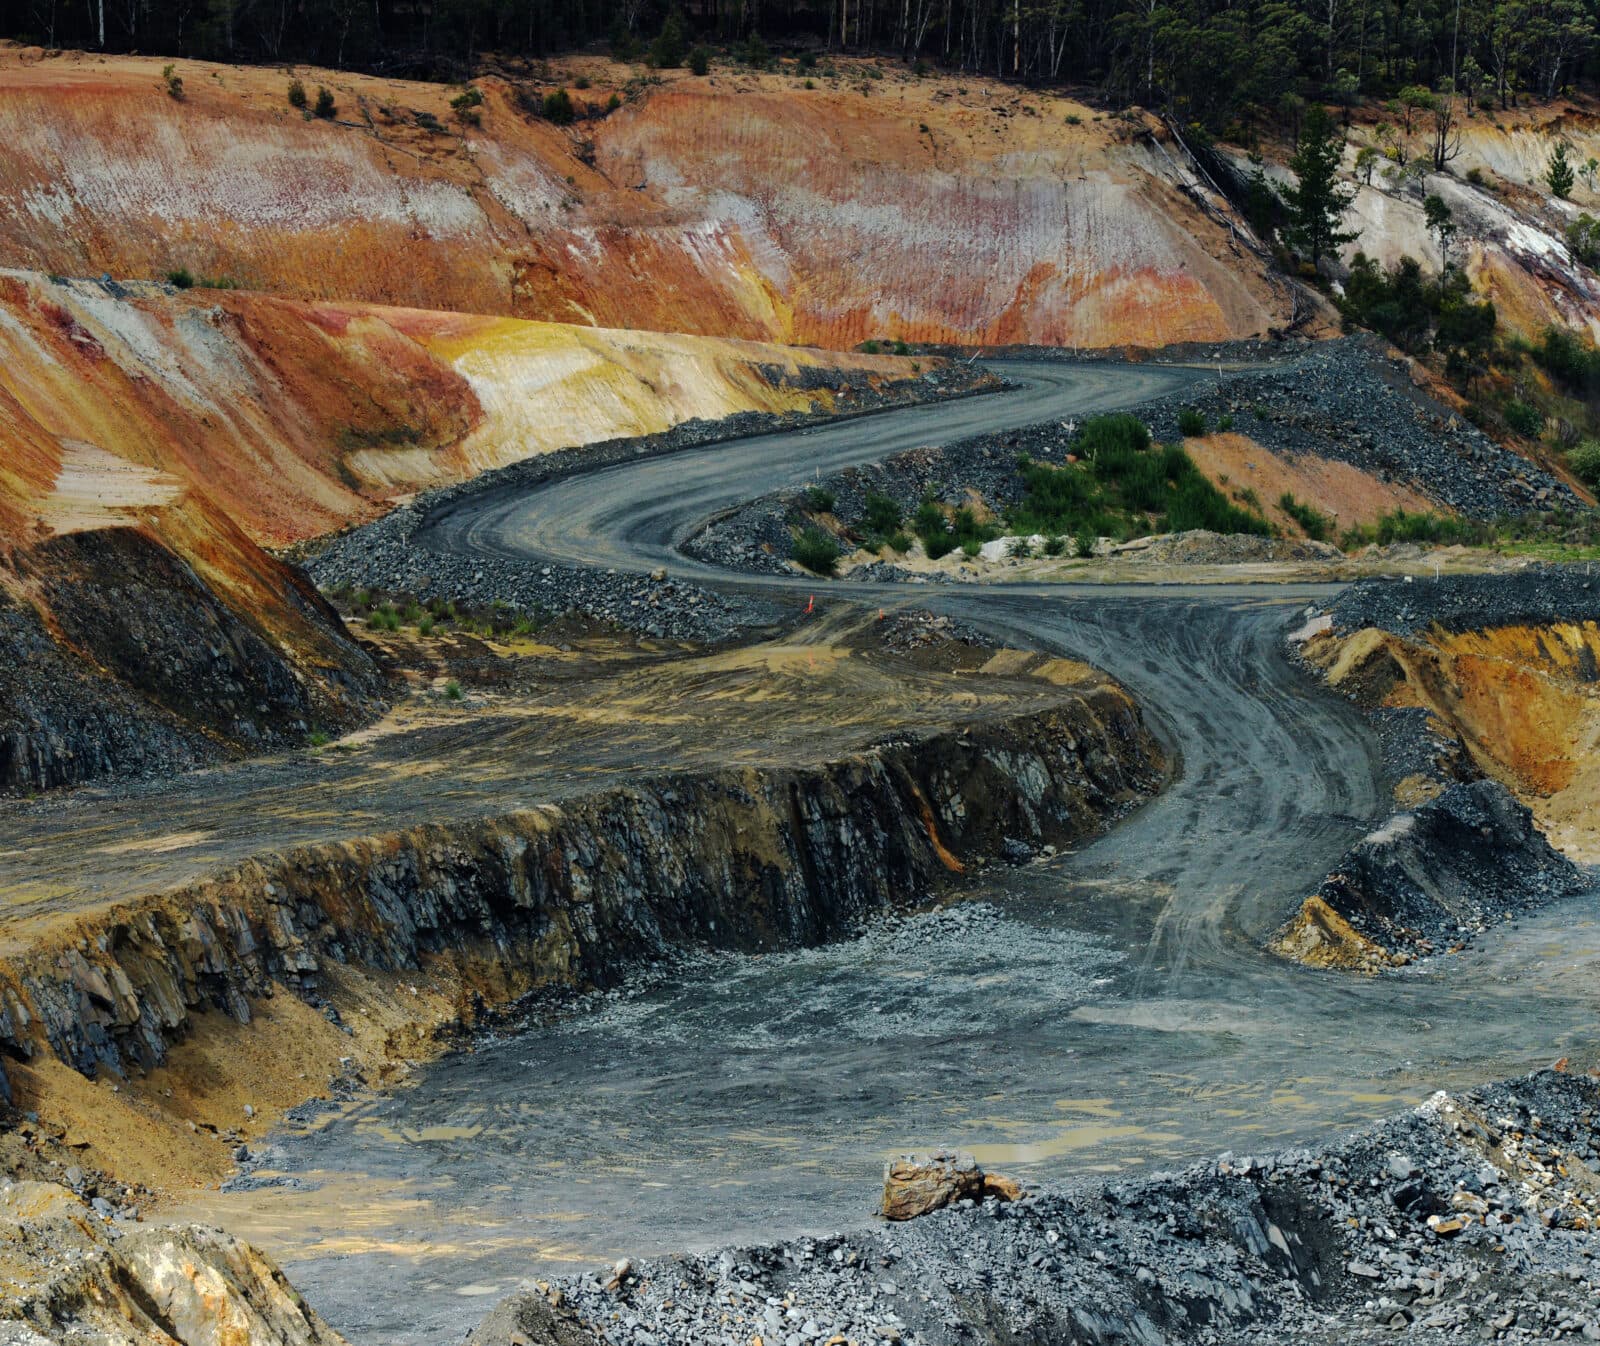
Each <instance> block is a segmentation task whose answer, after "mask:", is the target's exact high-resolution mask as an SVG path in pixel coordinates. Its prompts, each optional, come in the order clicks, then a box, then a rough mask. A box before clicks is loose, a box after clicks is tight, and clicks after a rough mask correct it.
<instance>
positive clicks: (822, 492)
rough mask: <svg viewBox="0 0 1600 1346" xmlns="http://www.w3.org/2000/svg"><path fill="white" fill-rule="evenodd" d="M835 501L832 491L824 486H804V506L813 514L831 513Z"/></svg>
mask: <svg viewBox="0 0 1600 1346" xmlns="http://www.w3.org/2000/svg"><path fill="white" fill-rule="evenodd" d="M836 503H838V502H837V501H836V500H835V499H834V495H833V492H832V491H830V490H829V489H828V488H827V487H826V486H807V487H806V508H807V509H808V510H810V511H811V512H812V513H813V514H831V513H832V512H833V507H834V505H835V504H836Z"/></svg>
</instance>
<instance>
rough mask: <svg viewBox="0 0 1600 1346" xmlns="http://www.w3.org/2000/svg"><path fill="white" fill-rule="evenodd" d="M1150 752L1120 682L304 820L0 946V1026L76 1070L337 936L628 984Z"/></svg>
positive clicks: (240, 1002) (381, 949)
mask: <svg viewBox="0 0 1600 1346" xmlns="http://www.w3.org/2000/svg"><path fill="white" fill-rule="evenodd" d="M1161 771H1162V759H1161V753H1160V749H1159V748H1158V747H1157V745H1156V744H1155V742H1154V740H1153V739H1152V738H1151V736H1150V734H1149V732H1148V731H1147V730H1146V728H1145V726H1144V724H1143V722H1142V720H1141V719H1140V716H1139V713H1138V711H1137V709H1136V707H1135V706H1134V704H1133V703H1132V701H1131V700H1130V699H1129V698H1128V697H1127V696H1126V694H1125V693H1123V692H1121V691H1120V690H1118V689H1115V688H1111V687H1100V688H1098V689H1091V690H1090V691H1087V692H1084V693H1081V694H1074V695H1072V696H1071V697H1069V698H1067V699H1066V700H1065V701H1064V703H1063V704H1062V705H1061V706H1060V707H1058V708H1056V709H1053V710H1049V711H1045V712H1042V713H1038V714H1032V715H1026V716H1021V717H1018V718H1016V719H1014V720H1009V721H1002V722H999V723H992V724H979V725H972V726H968V727H967V728H965V729H963V730H961V731H960V732H958V733H948V734H936V735H929V736H924V737H920V738H917V737H902V738H896V739H892V740H890V741H887V742H884V743H880V744H879V745H877V746H876V747H874V748H872V749H871V750H869V751H866V752H864V753H861V754H858V755H855V756H851V757H848V758H845V759H843V760H840V761H837V762H833V763H828V764H825V765H821V766H817V767H809V768H783V769H767V770H760V769H753V768H746V769H736V770H723V771H716V772H708V773H703V774H698V775H678V776H668V777H663V778H661V779H659V780H656V781H653V782H645V783H642V784H639V785H634V786H629V787H625V788H617V789H612V790H607V791H603V792H600V793H597V794H595V795H592V796H588V797H586V798H582V799H579V800H576V801H574V802H571V803H569V804H566V805H563V806H562V807H561V808H559V809H556V808H545V809H535V810H529V811H527V812H523V813H517V814H513V815H511V816H508V817H502V818H493V819H485V820H474V821H470V822H463V823H458V824H446V825H431V826H420V827H416V828H413V829H410V830H408V831H405V832H401V833H397V834H393V835H389V836H385V837H378V838H370V839H363V840H360V841H354V842H344V843H327V844H321V845H314V846H306V847H302V848H299V849H296V850H293V851H290V852H288V853H286V854H281V855H271V856H267V857H264V858H262V859H260V860H255V861H251V862H248V863H246V864H244V865H241V866H239V867H238V868H237V869H235V870H234V871H231V872H229V873H227V874H224V875H222V876H220V877H218V878H216V879H213V880H209V881H206V882H203V883H201V884H197V885H195V886H193V887H191V888H188V889H183V890H178V891H175V892H170V893H165V894H162V895H160V896H157V897H151V898H149V899H145V900H143V901H139V902H133V903H129V904H125V905H124V906H122V907H119V908H115V909H112V910H111V911H109V912H108V913H107V914H106V916H105V917H104V919H103V922H102V923H101V924H99V925H98V926H97V927H96V928H95V929H93V930H85V929H81V928H72V929H64V930H62V931H60V933H59V935H58V936H50V937H44V938H41V939H40V940H39V941H38V942H37V943H36V944H34V945H33V946H32V947H31V948H30V950H29V951H28V952H26V953H23V954H19V955H17V956H16V957H15V958H13V959H11V960H9V961H8V962H6V963H4V964H0V1050H4V1051H6V1052H7V1053H8V1054H12V1055H16V1056H24V1057H25V1056H27V1055H29V1054H31V1053H32V1052H33V1051H35V1050H37V1049H38V1048H39V1047H40V1046H46V1045H47V1046H48V1048H49V1049H50V1050H53V1051H54V1052H55V1053H56V1054H57V1055H58V1056H59V1057H60V1058H61V1059H63V1060H65V1061H67V1062H69V1063H70V1064H72V1065H73V1066H74V1067H76V1068H77V1069H79V1070H81V1071H84V1072H87V1073H94V1072H95V1071H97V1070H100V1069H110V1070H112V1071H114V1072H120V1071H124V1070H126V1069H128V1068H130V1067H143V1066H149V1065H153V1064H155V1063H158V1062H159V1061H161V1060H162V1059H163V1058H164V1056H165V1054H166V1050H167V1046H168V1044H169V1043H170V1042H172V1041H174V1040H176V1039H177V1038H179V1037H181V1036H182V1035H183V1034H184V1033H185V1032H186V1031H187V1029H188V1026H189V1024H190V1016H191V1015H192V1014H194V1013H197V1012H201V1011H206V1010H221V1011H223V1012H225V1013H228V1014H231V1015H233V1016H234V1017H235V1018H237V1019H240V1020H241V1021H242V1020H246V1019H248V1018H249V1016H250V1012H251V1011H250V1003H251V1000H252V998H254V997H257V996H262V995H266V994H270V993H271V991H272V989H273V987H274V986H275V985H278V986H282V985H287V986H289V987H290V988H291V989H293V990H296V991H299V992H301V993H304V994H308V995H309V994H314V993H317V992H318V991H319V988H320V981H319V974H320V972H321V970H322V969H323V967H324V966H325V964H327V963H329V962H333V963H355V964H358V965H361V966H365V967H370V968H376V969H380V970H393V969H401V968H412V967H417V966H418V965H419V964H420V963H421V962H422V961H423V960H427V959H435V958H442V959H449V960H454V961H455V962H456V963H457V964H458V966H460V967H462V968H463V969H464V970H465V971H466V972H467V974H468V980H469V981H473V982H475V983H477V984H482V985H483V987H484V994H485V997H486V998H488V999H508V998H512V997H514V996H516V995H520V994H522V993H524V992H527V991H531V990H534V989H537V988H539V987H544V986H577V987H586V986H603V985H608V984H614V983H615V982H616V981H617V980H618V979H620V978H621V977H622V976H623V975H624V974H625V972H626V971H627V970H628V969H630V968H632V967H636V966H638V965H639V964H640V963H641V962H643V961H645V960H648V959H651V958H653V957H658V956H660V955H661V954H662V953H664V952H666V951H668V950H670V949H671V948H673V947H675V946H682V945H688V944H699V945H705V946H712V947H721V948H733V949H752V950H753V949H760V948H793V947H799V946H803V945H807V944H813V943H817V942H820V941H822V940H825V939H828V938H831V937H834V936H836V935H838V934H840V933H843V932H844V931H846V930H848V929H850V928H851V927H852V926H853V925H855V924H856V923H857V922H858V921H859V920H860V919H861V918H862V917H864V916H866V915H868V914H871V913H874V912H877V911H879V910H881V909H883V908H884V907H885V906H887V905H888V904H889V903H891V902H893V901H896V900H909V899H915V898H917V897H919V896H922V895H925V894H927V893H928V892H929V891H930V890H931V889H933V888H934V887H936V886H937V885H938V883H939V882H941V880H943V879H944V878H946V877H947V876H948V875H949V874H950V873H951V872H953V871H954V870H956V869H959V868H960V867H961V866H962V865H963V864H966V863H970V862H973V861H982V860H984V859H988V858H991V857H995V856H999V855H1000V854H1002V853H1003V852H1004V853H1005V854H1007V855H1008V856H1009V855H1011V854H1013V853H1015V852H1016V851H1017V850H1018V848H1022V849H1023V850H1025V851H1026V850H1038V849H1041V848H1042V847H1043V846H1045V845H1046V844H1051V845H1061V844H1064V843H1066V842H1068V841H1070V840H1072V839H1073V838H1076V837H1081V836H1083V835H1085V834H1088V833H1092V832H1094V831H1096V830H1098V829H1099V828H1100V827H1101V826H1103V825H1104V823H1105V822H1106V821H1107V820H1108V819H1109V818H1111V817H1112V816H1114V815H1115V814H1116V813H1117V812H1118V811H1120V810H1121V809H1123V808H1125V807H1127V806H1128V805H1129V804H1131V803H1133V802H1135V801H1136V800H1138V799H1139V798H1141V797H1143V796H1144V795H1145V794H1147V793H1149V792H1150V791H1152V790H1153V789H1154V788H1155V787H1156V786H1157V785H1158V784H1159V782H1160V780H1161ZM86 935H87V936H88V937H87V938H85V936H86ZM463 1010H464V1012H466V1013H468V1014H470V1013H471V1010H472V1007H471V1006H464V1007H463Z"/></svg>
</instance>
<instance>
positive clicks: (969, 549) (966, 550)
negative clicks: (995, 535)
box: [961, 537, 983, 561]
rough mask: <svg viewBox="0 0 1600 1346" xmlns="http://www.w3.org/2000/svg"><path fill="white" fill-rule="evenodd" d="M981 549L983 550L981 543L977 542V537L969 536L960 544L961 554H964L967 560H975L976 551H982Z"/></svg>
mask: <svg viewBox="0 0 1600 1346" xmlns="http://www.w3.org/2000/svg"><path fill="white" fill-rule="evenodd" d="M982 550H983V543H981V542H979V541H978V539H977V538H975V537H969V538H968V539H967V540H966V541H965V542H963V543H962V544H961V554H962V555H963V556H965V557H966V558H967V559H968V560H969V561H971V560H975V559H976V558H977V555H978V553H979V552H980V551H982Z"/></svg>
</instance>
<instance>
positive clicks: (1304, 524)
mask: <svg viewBox="0 0 1600 1346" xmlns="http://www.w3.org/2000/svg"><path fill="white" fill-rule="evenodd" d="M1278 508H1279V509H1281V510H1282V511H1283V512H1284V513H1285V514H1287V515H1288V516H1289V517H1290V518H1291V519H1293V520H1294V521H1295V522H1296V523H1297V524H1299V525H1300V527H1301V529H1302V530H1303V531H1304V532H1305V535H1306V536H1307V537H1308V538H1310V539H1311V540H1312V541H1313V542H1326V541H1327V540H1328V535H1329V534H1330V533H1331V532H1332V531H1333V520H1332V519H1330V518H1329V517H1328V516H1327V515H1326V514H1323V513H1321V512H1320V511H1319V510H1317V509H1316V508H1314V507H1313V506H1311V505H1307V504H1305V503H1303V502H1302V501H1299V500H1296V499H1295V498H1294V492H1293V491H1285V492H1284V493H1283V494H1282V495H1280V496H1279V497H1278Z"/></svg>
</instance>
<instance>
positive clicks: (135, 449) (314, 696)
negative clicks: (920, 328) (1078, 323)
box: [0, 272, 942, 791]
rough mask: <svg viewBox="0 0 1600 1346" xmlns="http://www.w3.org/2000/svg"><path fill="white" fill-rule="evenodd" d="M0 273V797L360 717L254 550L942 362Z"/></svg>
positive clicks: (361, 707) (901, 388) (352, 654)
mask: <svg viewBox="0 0 1600 1346" xmlns="http://www.w3.org/2000/svg"><path fill="white" fill-rule="evenodd" d="M911 365H912V362H910V361H906V360H897V359H894V358H892V357H872V356H865V355H838V356H829V355H826V354H825V353H823V352H819V351H790V350H787V349H784V348H778V347H772V346H763V345H757V344H753V343H748V342H738V341H723V340H714V339H709V338H698V337H677V336H670V335H661V334H652V333H631V332H610V331H599V330H595V329H592V328H571V327H561V326H555V325H551V324H543V323H526V322H520V321H516V320H511V319H497V318H480V317H472V316H468V315H459V314H430V313H421V312H417V311H413V310H398V309H382V308H377V307H374V306H371V305H361V304H343V305H338V304H307V303H299V302H295V301H291V300H283V299H278V298H274V297H271V296H267V295H261V294H247V293H239V292H231V291H230V292H214V293H210V294H204V295H202V294H197V293H190V294H184V293H179V292H174V291H172V290H170V289H168V288H166V287H163V286H157V285H150V284H141V285H136V286H131V287H125V286H121V285H117V284H115V283H104V284H102V283H100V282H66V281H57V280H51V279H49V278H47V277H44V276H41V275H38V274H36V273H27V272H6V273H0V791H11V790H23V791H26V790H38V789H46V788H52V787H56V786H61V785H70V784H76V783H80V782H83V781H88V780H95V779H101V778H104V777H108V776H125V775H129V774H137V773H152V772H163V771H171V770H175V769H181V768H183V767H187V766H192V765H194V764H196V763H199V762H205V761H209V760H213V759H215V758H217V757H218V756H225V755H229V754H236V753H240V752H252V751H260V750H262V749H265V748H270V747H274V746H280V745H283V744H286V743H294V742H304V741H305V740H306V738H307V737H308V735H310V734H311V733H312V732H313V731H314V730H318V729H321V730H325V731H333V730H337V729H341V728H346V727H349V726H351V725H353V724H355V723H358V722H360V721H362V720H364V719H367V718H370V717H371V715H372V714H373V713H375V711H376V709H377V708H378V707H379V706H380V705H381V703H382V700H383V697H384V687H383V679H382V677H381V675H380V673H379V670H378V668H377V665H376V664H375V663H374V661H373V659H372V657H371V656H370V654H369V653H368V652H366V651H365V650H363V649H362V648H361V647H360V646H359V645H358V644H356V643H355V642H354V641H353V640H351V639H350V638H349V636H348V635H347V634H346V632H345V631H344V628H343V626H342V625H341V624H340V622H339V621H338V619H337V617H336V616H335V615H334V613H333V611H332V610H331V609H330V608H329V607H328V606H327V605H326V604H325V603H324V602H323V601H322V600H321V598H320V597H319V596H318V595H317V593H316V591H315V589H314V588H313V587H312V586H311V585H310V583H309V582H308V581H307V580H306V579H305V578H304V576H303V575H301V574H300V573H299V572H298V571H297V570H295V569H293V568H292V567H289V566H286V565H284V564H283V563H281V562H280V561H278V560H276V559H274V558H273V557H271V556H269V555H267V554H266V553H265V552H263V551H262V550H261V545H260V544H263V543H266V544H281V543H287V542H294V541H298V540H301V539H304V538H307V537H311V536H315V535H317V534H319V533H323V532H326V531H328V530H330V529H334V528H338V527H341V526H344V525H346V524H349V523H352V522H359V521H363V520H367V519H370V518H372V517H374V516H375V515H377V514H379V513H381V512H382V511H383V510H384V509H385V508H387V507H388V505H389V503H390V502H391V501H392V500H394V499H395V498H397V497H401V496H404V495H407V494H409V493H411V492H414V491H416V490H418V489H419V488H422V487H427V486H437V485H443V484H448V483H451V482H456V481H460V480H463V479H465V478H468V477H470V476H472V475H474V474H475V473H477V472H479V471H483V470H486V469H489V468H494V467H501V466H504V465H506V464H508V463H511V462H514V461H517V460H519V459H522V458H526V457H529V456H531V455H534V454H538V453H540V452H543V451H546V450H549V449H554V448H559V447H564V446H566V445H571V444H581V443H585V442H587V441H589V440H593V439H608V438H612V437H616V436H621V435H638V434H647V433H652V432H656V431H661V430H665V429H668V428H670V427H671V426H673V425H676V424H679V423H680V422H682V421H684V420H688V419H700V420H716V419H718V418H721V417H724V416H727V415H729V414H732V413H736V412H746V411H758V412H769V413H794V412H803V413H812V412H831V411H839V410H848V409H851V408H854V407H860V406H865V405H873V404H875V403H876V401H878V400H881V399H882V398H884V397H885V396H889V395H905V396H916V395H918V394H919V393H921V392H925V391H931V388H930V387H924V382H923V381H924V379H937V378H938V370H939V369H940V367H941V366H942V362H940V361H935V360H928V361H924V362H918V365H919V368H918V369H913V368H912V367H911Z"/></svg>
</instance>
